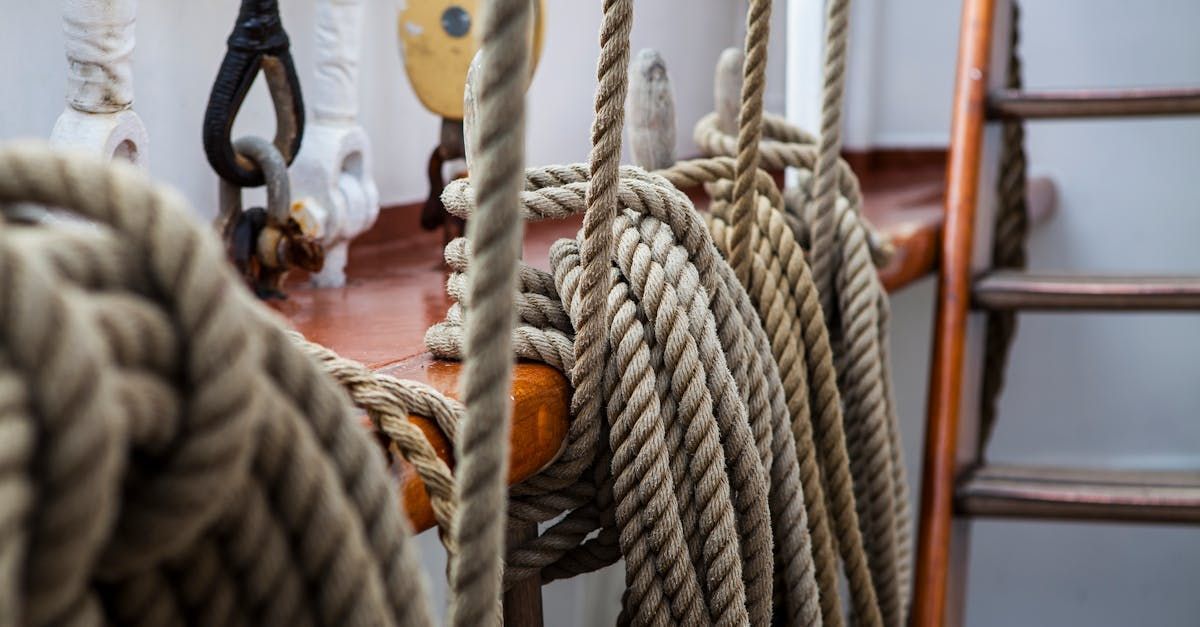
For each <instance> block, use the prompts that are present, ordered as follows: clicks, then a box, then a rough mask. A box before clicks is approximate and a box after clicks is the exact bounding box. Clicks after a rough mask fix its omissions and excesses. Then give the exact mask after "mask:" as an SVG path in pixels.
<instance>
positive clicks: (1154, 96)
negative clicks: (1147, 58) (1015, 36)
mask: <svg viewBox="0 0 1200 627" xmlns="http://www.w3.org/2000/svg"><path fill="white" fill-rule="evenodd" d="M1189 114H1200V89H1198V88H1176V89H1123V90H1095V91H1092V90H1087V91H1048V92H1033V91H1019V90H1015V89H1007V90H1001V91H997V92H993V93H991V94H989V95H988V106H987V117H988V118H989V119H1037V118H1092V117H1125V116H1153V115H1189Z"/></svg>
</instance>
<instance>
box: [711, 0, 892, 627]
mask: <svg viewBox="0 0 1200 627" xmlns="http://www.w3.org/2000/svg"><path fill="white" fill-rule="evenodd" d="M827 9H828V17H827V27H826V46H825V84H824V87H823V90H822V135H821V138H820V140H819V141H818V140H816V139H814V138H812V137H811V136H809V135H807V134H806V133H803V132H802V131H800V130H799V129H796V128H794V127H792V126H790V125H789V124H787V123H786V122H784V121H783V120H781V119H779V118H777V117H773V116H764V119H763V123H764V124H763V126H764V136H765V139H763V140H762V141H761V143H760V148H759V152H760V155H761V157H762V160H763V162H764V164H766V166H767V167H770V168H773V169H783V168H784V167H798V168H803V169H804V171H802V173H801V177H800V178H801V187H800V188H799V189H797V190H788V193H787V194H786V196H787V198H788V201H789V202H788V203H787V205H788V206H787V210H788V211H790V212H791V214H792V218H793V219H792V220H790V221H789V220H778V219H777V220H776V225H777V226H776V227H775V228H776V229H777V230H778V229H779V228H782V226H783V225H784V224H785V223H786V224H787V225H788V226H789V227H790V229H791V230H792V231H793V233H792V235H794V236H795V237H796V239H798V240H799V241H800V242H801V243H802V244H805V245H809V249H810V250H811V263H812V269H813V273H812V274H813V280H814V281H815V283H816V287H817V292H818V293H819V294H820V299H821V303H822V309H824V310H825V312H826V313H828V314H829V315H828V319H829V320H830V322H831V324H832V331H833V335H834V343H833V348H834V351H835V363H836V364H837V366H838V367H837V372H838V374H839V377H838V382H839V387H840V389H841V395H842V399H843V401H844V402H845V416H844V420H845V425H846V427H845V434H846V437H847V444H848V447H849V459H850V466H851V474H852V475H853V477H854V486H855V488H854V491H855V495H854V496H855V498H854V499H853V501H852V502H853V503H855V505H856V507H857V510H858V511H857V514H858V515H857V518H858V521H857V522H858V524H859V525H860V527H861V535H860V537H861V538H863V539H864V540H863V545H864V546H865V549H866V552H867V558H868V559H867V562H868V565H869V570H870V577H869V579H868V578H867V577H865V576H863V575H858V576H857V577H858V580H859V581H860V582H862V583H863V584H865V583H866V581H868V580H869V581H870V584H871V586H870V587H872V588H873V592H874V597H875V598H874V599H872V598H871V596H870V595H868V594H866V592H865V590H866V586H865V585H861V586H860V587H859V589H858V590H857V592H856V591H855V590H853V589H852V593H853V594H852V596H854V597H855V599H854V607H855V611H856V613H857V615H858V616H859V618H860V619H863V620H868V621H872V620H874V621H882V623H883V624H888V625H896V624H901V623H903V621H904V616H905V612H904V605H905V600H906V599H907V598H908V593H909V590H908V588H909V583H908V582H909V580H910V573H909V568H910V567H909V562H910V559H909V551H910V549H909V544H910V537H911V532H910V524H911V523H910V522H909V515H908V504H907V487H906V480H905V477H904V471H903V463H902V459H901V457H900V454H901V451H900V446H899V432H898V426H897V420H896V416H895V411H894V402H893V401H892V399H891V390H890V378H889V377H888V376H887V372H886V369H884V361H883V360H885V359H886V349H885V346H886V342H887V328H886V325H887V319H888V312H887V300H886V295H885V294H884V293H883V290H882V286H881V285H879V282H878V277H877V275H876V273H875V267H874V263H873V259H877V258H879V257H881V256H882V255H881V254H880V253H882V252H883V251H882V250H879V249H878V247H877V246H873V245H872V241H873V240H875V238H874V237H872V235H871V233H870V231H869V229H868V228H867V227H866V225H865V223H863V222H862V221H861V219H860V218H859V217H858V208H859V207H860V206H861V195H860V193H859V191H858V184H857V180H856V179H855V177H854V176H853V173H852V172H850V170H849V167H848V166H847V165H846V164H845V163H844V162H843V161H841V159H840V158H839V156H838V155H839V152H840V148H841V146H840V111H841V107H842V93H843V85H844V71H845V50H846V36H847V33H848V24H847V15H848V13H847V12H848V9H849V7H848V2H844V1H840V0H833V1H832V2H830V3H829V4H828V7H827ZM748 50H749V47H748ZM751 65H752V64H751V62H750V60H749V55H747V62H746V66H747V67H748V68H749V67H750V66H751ZM745 80H746V86H745V87H744V88H743V93H746V92H747V91H750V81H751V79H750V77H749V75H747V78H746V79H745ZM696 139H697V143H699V144H700V145H701V146H702V148H704V149H706V150H707V151H708V152H709V153H710V154H725V155H734V154H738V155H739V156H740V154H741V152H742V150H741V147H742V145H743V141H744V140H742V139H741V138H738V139H735V138H733V137H730V136H728V135H726V134H724V133H722V132H721V131H720V129H719V127H718V125H717V118H716V115H715V114H713V115H710V116H708V117H706V118H704V119H703V120H701V122H700V124H698V125H697V129H696ZM735 146H736V148H735ZM738 191H739V190H738V188H737V186H736V185H735V187H734V202H735V203H736V202H737V201H738V198H737V192H738ZM742 193H745V192H742ZM742 202H743V203H744V202H745V200H744V199H743V200H742ZM764 209H765V208H764ZM723 211H724V207H723V206H722V205H721V204H720V203H719V202H718V203H716V204H714V226H716V227H718V228H719V227H721V226H723V225H721V224H720V221H721V218H722V212H723ZM765 215H766V216H769V212H768V213H767V214H765ZM736 217H737V216H736V214H734V215H732V216H731V217H730V220H731V221H734V223H735V224H736ZM735 228H736V227H735ZM763 228H764V230H765V231H766V232H768V233H771V231H769V230H768V229H770V228H771V224H770V221H769V220H765V222H764V227H763ZM772 235H774V234H773V233H772ZM775 237H778V236H775ZM810 240H811V244H810ZM718 241H719V239H718ZM873 248H874V250H873ZM731 258H733V255H731ZM751 292H752V293H755V290H751ZM793 311H794V309H793ZM769 316H770V313H769V312H764V319H767V320H769V319H770V318H769ZM783 355H784V352H783V351H780V350H777V356H783ZM780 368H781V371H783V372H785V373H786V371H787V368H786V367H785V366H784V362H782V361H781V366H780ZM785 381H786V379H785ZM796 411H798V412H801V416H803V413H802V412H804V411H805V410H804V408H803V407H799V406H796V407H794V414H795V412H796ZM794 417H795V415H794ZM820 448H824V447H820ZM830 463H836V462H832V460H831V462H830ZM830 463H826V464H824V465H823V466H822V470H823V471H824V472H825V473H826V476H828V473H829V471H830V469H831V468H832V466H830ZM806 491H810V490H809V488H808V485H807V482H806ZM809 513H810V520H811V519H812V513H813V508H812V506H811V505H810V509H809ZM843 518H844V517H843ZM833 525H834V526H835V527H838V526H839V525H838V524H837V523H836V522H835V523H833ZM842 529H843V530H844V527H842ZM813 535H814V539H817V540H818V541H819V539H820V529H819V527H818V526H814V534H813ZM850 541H851V542H853V539H851V540H850ZM840 544H841V545H842V546H841V549H842V554H843V560H844V561H845V562H846V565H847V574H848V576H849V577H850V578H851V580H852V581H853V580H854V579H855V577H856V576H855V575H853V574H851V572H852V570H853V569H854V568H859V567H861V564H862V562H861V561H859V559H861V558H859V559H856V558H855V556H854V555H852V554H848V553H847V551H846V546H845V544H846V542H845V540H842V541H841V542H840ZM816 550H817V551H818V556H819V555H820V543H819V542H818V544H817V546H816ZM828 562H829V559H828V558H825V559H821V558H820V557H819V558H818V565H819V566H820V564H821V563H828ZM826 581H828V578H827V579H826ZM876 602H877V604H876ZM831 609H832V608H831ZM872 616H874V617H875V618H872Z"/></svg>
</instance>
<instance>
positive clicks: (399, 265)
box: [274, 167, 942, 530]
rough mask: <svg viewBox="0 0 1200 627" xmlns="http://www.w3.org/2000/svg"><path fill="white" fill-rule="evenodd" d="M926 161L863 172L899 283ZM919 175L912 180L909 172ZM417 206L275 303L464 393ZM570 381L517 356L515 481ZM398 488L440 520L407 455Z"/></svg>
mask: <svg viewBox="0 0 1200 627" xmlns="http://www.w3.org/2000/svg"><path fill="white" fill-rule="evenodd" d="M930 172H931V169H930V168H928V167H924V168H922V169H921V170H920V172H918V173H915V174H914V173H913V172H897V173H894V176H893V175H892V174H888V175H877V176H875V177H872V176H871V175H870V174H867V175H865V176H864V177H863V180H864V197H865V206H864V209H863V211H864V213H865V214H866V215H867V217H868V218H869V219H870V220H871V221H872V223H873V224H874V225H875V226H876V227H877V228H878V229H879V230H880V231H882V232H883V233H884V234H885V235H887V236H888V237H889V238H891V240H892V243H893V245H894V246H895V255H894V256H893V258H892V261H891V263H890V264H889V265H888V267H886V268H883V269H881V270H880V277H881V279H882V281H883V283H884V285H885V286H886V287H887V289H888V290H897V289H900V288H902V287H904V286H906V285H909V284H911V283H912V282H914V281H916V280H918V279H920V278H921V277H924V276H927V275H928V274H929V273H931V272H932V271H933V268H934V267H935V264H936V261H937V256H938V238H939V232H940V229H941V223H942V210H941V207H940V206H939V205H938V201H939V199H940V197H941V194H942V185H941V181H940V178H941V173H940V172H937V171H936V168H935V169H934V173H933V174H930ZM913 180H916V181H917V183H916V184H913V183H912V181H913ZM415 209H416V208H415V207H414V208H411V209H408V208H405V209H401V208H397V209H389V210H386V211H384V212H383V214H382V216H381V219H380V224H378V225H377V226H376V227H375V229H374V230H373V231H372V232H370V233H368V234H367V235H366V236H364V239H362V240H360V242H359V243H358V244H357V245H356V247H355V248H353V249H352V254H351V260H350V267H349V272H348V274H349V277H350V280H349V282H348V284H347V285H346V287H343V288H335V289H324V290H314V289H308V288H303V287H293V288H292V289H291V290H290V297H289V298H288V300H286V301H282V302H277V303H275V304H274V306H275V307H276V308H277V309H278V310H279V311H280V312H282V313H283V314H284V315H285V316H286V317H287V318H288V319H289V320H290V321H291V323H292V324H293V325H294V326H295V327H296V328H297V330H299V331H300V332H302V333H304V335H305V336H306V337H308V338H309V339H310V340H312V341H315V342H318V343H321V344H323V345H325V346H328V347H329V348H332V349H333V350H335V351H337V352H338V353H339V354H341V355H343V356H345V357H348V358H351V359H355V360H358V361H361V362H363V363H365V364H367V365H368V366H370V367H371V368H373V369H376V370H378V371H381V372H385V373H387V374H390V375H393V376H396V377H399V378H404V379H414V380H418V381H424V382H426V383H429V384H430V385H432V386H433V387H435V388H437V389H438V390H440V391H442V392H443V393H446V394H448V395H450V396H456V395H457V393H458V384H459V374H460V368H459V364H457V363H454V362H443V361H438V360H435V359H433V358H432V357H431V356H430V355H428V354H427V353H426V352H425V348H424V344H423V341H422V339H423V337H424V333H425V329H427V328H428V327H429V326H430V325H431V324H433V323H435V322H438V321H439V320H441V319H442V318H443V316H444V315H445V313H446V310H447V308H448V307H449V306H450V304H451V303H450V300H449V299H448V298H447V297H446V295H445V280H446V273H445V270H444V268H443V265H442V263H441V259H440V256H441V249H442V244H443V242H442V240H441V236H440V234H437V233H425V232H421V231H420V230H418V229H417V227H416V221H417V218H416V210H415ZM579 225H580V221H579V220H578V219H574V220H564V221H561V222H539V223H531V224H529V225H528V226H527V229H526V242H525V255H524V258H525V259H526V260H527V261H528V262H530V263H533V264H535V265H537V264H539V263H541V264H543V267H544V264H545V260H546V259H547V258H548V250H549V247H550V244H551V243H553V242H554V241H555V240H556V239H558V238H561V237H573V236H574V235H575V233H576V232H577V230H578V229H579ZM569 402H570V386H569V383H568V381H567V380H566V378H565V377H563V375H562V374H561V373H559V372H558V371H556V370H555V369H553V368H551V367H549V366H546V365H543V364H536V363H519V364H518V365H517V368H516V370H515V373H514V381H513V403H514V413H513V425H512V443H513V445H512V457H511V465H510V473H509V482H510V483H517V482H520V481H522V480H524V479H526V478H528V477H530V476H531V475H533V474H534V473H536V472H538V471H539V470H541V469H542V468H543V467H545V466H546V465H547V464H548V463H549V462H550V461H552V460H553V459H554V458H555V456H556V455H557V454H558V452H559V449H560V448H561V446H562V443H563V438H564V437H565V435H566V430H567V416H568V407H569ZM410 420H411V421H412V422H413V423H414V424H416V425H417V426H418V427H420V428H421V429H422V431H424V433H425V435H426V436H427V437H428V438H429V440H430V442H431V443H433V445H434V448H435V449H436V450H437V452H438V454H439V455H440V456H441V457H442V458H443V459H445V460H446V461H447V462H448V463H450V464H451V465H453V463H454V460H453V447H452V446H451V445H450V443H449V442H448V441H447V440H446V438H445V436H444V434H442V433H441V431H440V430H439V429H438V427H437V425H436V424H435V423H434V422H433V421H432V420H429V419H426V418H423V417H420V416H413V417H412V418H410ZM392 470H393V472H394V473H395V474H396V478H397V483H398V489H399V490H400V494H401V496H402V500H403V503H404V508H405V511H406V512H407V514H408V517H409V519H410V520H411V522H412V524H413V527H414V528H415V529H417V530H424V529H428V528H430V527H432V526H433V525H434V519H433V511H432V510H431V509H430V506H429V497H428V495H427V494H426V492H425V488H424V485H423V484H422V482H421V481H420V479H419V478H418V477H417V476H416V474H415V472H414V471H413V470H412V469H411V468H409V467H407V465H406V464H405V463H404V462H402V461H397V462H395V463H394V464H393V468H392Z"/></svg>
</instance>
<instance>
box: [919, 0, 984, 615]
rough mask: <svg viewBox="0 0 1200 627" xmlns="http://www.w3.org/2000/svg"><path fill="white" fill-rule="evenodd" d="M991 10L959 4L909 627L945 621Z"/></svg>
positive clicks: (974, 1) (972, 2)
mask: <svg viewBox="0 0 1200 627" xmlns="http://www.w3.org/2000/svg"><path fill="white" fill-rule="evenodd" d="M995 11H996V0H965V2H964V3H963V14H962V26H961V32H960V39H959V56H958V69H957V72H956V78H955V86H954V101H953V108H952V115H953V119H952V122H951V128H950V153H949V161H948V164H947V169H946V223H945V229H944V232H943V234H942V247H941V249H942V263H941V264H940V267H941V271H940V273H939V275H938V300H937V318H936V321H935V323H934V338H933V342H934V345H933V363H932V366H931V372H930V377H929V397H928V399H929V400H928V403H929V406H928V420H927V422H926V425H925V457H924V468H923V473H922V481H921V517H920V531H919V536H918V543H917V563H916V572H915V579H914V582H913V590H914V599H913V606H912V624H913V625H915V626H918V627H935V626H936V627H940V626H941V625H942V624H944V622H945V620H946V602H947V578H948V573H949V567H950V545H951V535H952V529H951V527H952V524H953V520H952V519H953V507H954V473H955V461H956V456H957V452H958V441H957V440H958V429H959V412H960V409H961V407H960V403H961V402H962V375H963V352H964V351H963V348H964V343H965V339H966V330H967V329H966V327H967V309H968V305H969V303H970V298H971V253H972V251H971V247H972V244H973V239H974V226H975V209H976V202H977V200H978V196H977V192H978V188H979V169H980V159H981V156H982V147H983V126H984V120H985V106H986V100H987V86H988V81H987V75H988V69H989V62H990V56H991V48H992V28H993V23H994V19H993V18H994V17H995Z"/></svg>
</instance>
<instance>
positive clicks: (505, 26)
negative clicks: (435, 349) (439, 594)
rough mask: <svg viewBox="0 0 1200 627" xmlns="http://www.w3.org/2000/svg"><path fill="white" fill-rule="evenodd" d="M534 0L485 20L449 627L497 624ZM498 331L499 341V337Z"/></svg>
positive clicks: (488, 12)
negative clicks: (473, 254) (476, 206)
mask: <svg viewBox="0 0 1200 627" xmlns="http://www.w3.org/2000/svg"><path fill="white" fill-rule="evenodd" d="M530 13H531V9H530V2H529V1H528V0H496V1H494V2H489V3H488V4H487V5H485V7H484V11H483V29H482V32H483V34H482V42H481V51H482V58H483V62H482V66H481V67H480V79H479V81H480V83H479V84H480V93H479V117H478V123H479V129H478V135H477V136H476V138H474V140H475V141H473V145H475V146H476V148H475V154H476V155H477V156H476V163H477V164H478V167H476V168H475V169H474V176H473V177H472V179H473V181H474V185H475V189H476V193H477V195H478V198H479V212H478V215H477V216H476V219H475V220H474V221H473V222H472V223H471V226H470V229H469V230H470V237H471V241H472V242H473V247H472V248H473V249H474V250H475V251H476V254H477V255H479V259H480V261H481V263H480V264H478V265H477V266H476V267H475V269H474V271H473V272H471V273H470V274H469V275H468V280H469V283H470V285H469V291H470V294H471V300H472V302H474V303H476V307H475V308H473V309H472V310H471V311H472V314H471V315H468V316H467V317H466V325H465V328H466V338H465V342H466V351H467V355H468V358H467V360H466V363H465V369H464V381H463V386H462V388H463V389H462V398H463V401H464V402H465V404H466V406H467V416H466V421H465V422H464V423H463V427H462V433H461V438H460V439H459V440H458V441H457V442H455V453H456V456H457V458H458V460H459V467H458V481H459V489H460V494H459V499H460V500H461V506H460V511H461V515H460V516H459V517H458V518H456V519H455V520H454V525H453V527H452V528H451V533H450V535H451V537H452V538H453V545H454V546H455V547H456V549H457V550H458V551H460V555H461V556H464V559H460V560H454V561H453V562H451V565H450V587H451V590H452V591H453V593H454V599H455V603H453V604H451V606H450V612H449V619H448V620H449V623H450V624H451V625H464V626H465V625H471V626H474V625H484V624H490V623H498V622H499V618H500V616H499V614H498V609H499V601H500V581H501V573H502V571H503V561H502V557H503V555H504V548H503V547H504V530H505V521H506V517H507V514H506V509H507V508H506V504H507V498H506V495H507V487H506V479H507V477H508V450H507V449H508V441H509V435H508V431H509V424H510V422H511V419H512V404H511V402H510V400H509V396H510V394H511V390H512V348H511V342H510V340H509V334H508V333H507V332H506V330H507V329H511V328H512V326H513V322H514V320H513V318H514V315H513V298H512V293H513V288H514V286H515V277H516V268H517V262H518V259H519V258H520V255H521V239H522V232H523V222H522V221H521V220H520V219H519V218H518V217H517V206H516V197H517V194H518V193H519V192H520V189H521V173H522V171H523V169H524V161H525V159H524V142H525V77H526V76H527V75H528V68H529V50H528V48H529V46H528V44H527V42H526V33H528V31H529V26H530V23H531V22H530V20H531V17H530ZM498 330H499V331H500V332H497V331H498Z"/></svg>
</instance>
